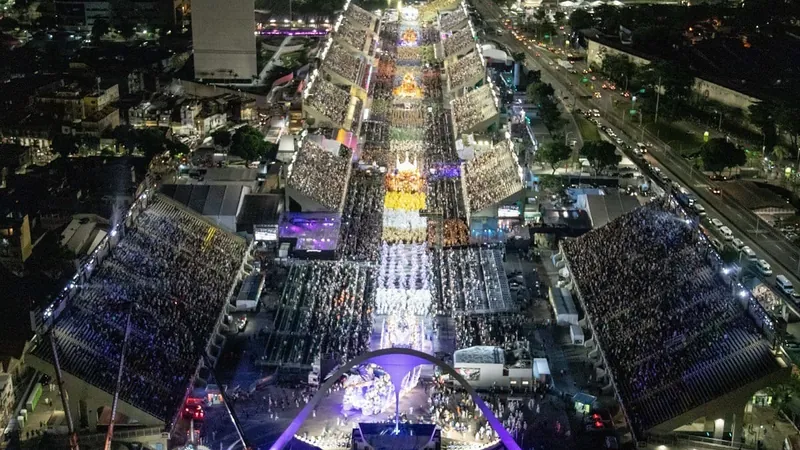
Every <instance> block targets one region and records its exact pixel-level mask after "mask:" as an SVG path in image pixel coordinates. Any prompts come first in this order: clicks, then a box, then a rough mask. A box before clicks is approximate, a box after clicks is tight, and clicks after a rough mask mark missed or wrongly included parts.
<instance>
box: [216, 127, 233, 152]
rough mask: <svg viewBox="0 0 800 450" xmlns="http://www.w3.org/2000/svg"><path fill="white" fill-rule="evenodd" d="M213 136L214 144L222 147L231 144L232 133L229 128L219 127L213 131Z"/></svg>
mask: <svg viewBox="0 0 800 450" xmlns="http://www.w3.org/2000/svg"><path fill="white" fill-rule="evenodd" d="M211 138H212V139H214V145H217V146H219V147H222V148H227V147H228V146H229V145H231V133H230V132H229V131H228V130H224V129H219V130H217V131H215V132H213V133H211Z"/></svg>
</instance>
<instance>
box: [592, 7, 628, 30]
mask: <svg viewBox="0 0 800 450" xmlns="http://www.w3.org/2000/svg"><path fill="white" fill-rule="evenodd" d="M594 17H595V18H597V19H598V22H599V25H600V29H601V30H602V31H604V32H606V33H608V34H617V33H618V32H619V26H620V25H621V22H620V13H619V8H617V7H616V6H612V5H608V4H603V5H600V6H598V7H597V8H595V9H594Z"/></svg>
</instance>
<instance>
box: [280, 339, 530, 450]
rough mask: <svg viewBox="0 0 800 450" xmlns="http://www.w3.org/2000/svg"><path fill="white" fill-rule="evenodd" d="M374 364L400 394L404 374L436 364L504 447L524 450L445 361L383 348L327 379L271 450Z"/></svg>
mask: <svg viewBox="0 0 800 450" xmlns="http://www.w3.org/2000/svg"><path fill="white" fill-rule="evenodd" d="M368 361H369V362H373V363H375V364H377V365H379V366H381V367H382V368H383V369H384V370H385V371H386V372H387V373H388V374H389V376H390V377H391V380H392V384H394V385H395V392H396V393H399V392H400V383H401V382H402V380H403V377H404V376H405V374H407V373H408V372H410V371H411V369H413V368H414V367H416V366H418V365H420V364H435V365H436V366H438V367H439V368H440V369H442V370H443V371H444V372H445V373H447V374H448V375H450V376H451V377H453V378H454V379H455V380H456V381H458V383H459V384H460V385H461V386H462V387H463V388H464V389H466V390H467V392H468V393H469V395H470V396H471V397H472V400H474V401H475V405H477V406H478V408H479V409H480V410H481V412H482V413H483V415H484V417H486V419H487V420H488V421H489V425H491V426H492V428H493V429H494V430H495V431H497V435H498V436H499V437H500V440H501V441H502V442H503V445H505V447H506V448H507V449H508V450H521V449H520V447H519V445H517V443H516V442H515V441H514V438H513V437H511V435H510V434H509V433H508V431H506V429H505V428H504V427H503V424H502V423H500V421H499V420H497V417H495V416H494V414H493V413H492V410H491V409H489V407H488V406H486V403H484V402H483V400H482V399H481V397H480V396H479V395H478V393H477V392H475V389H474V388H473V387H472V386H471V385H470V384H469V382H467V380H465V379H464V377H462V376H461V374H459V373H458V372H456V370H455V369H453V368H452V367H451V366H450V365H448V364H447V363H445V362H444V361H442V360H440V359H438V358H434V357H433V356H431V355H429V354H427V353H422V352H420V351H417V350H412V349H410V348H384V349H381V350H375V351H373V352H369V353H364V354H363V355H359V356H357V357H356V358H354V359H353V360H352V361H349V362H347V363H346V364H344V365H343V366H341V367H339V370H337V371H336V372H335V373H334V374H333V375H331V377H330V378H328V380H327V381H325V383H323V384H322V386H320V387H319V390H317V392H316V393H315V394H314V397H312V398H311V401H310V402H308V403H307V404H306V406H305V407H304V408H303V409H302V410H300V413H298V414H297V417H295V418H294V419H293V420H292V422H291V423H290V424H289V426H288V427H286V429H285V430H283V433H281V435H280V437H279V438H278V440H276V441H275V443H274V444H272V446H271V447H270V450H281V449H283V447H285V446H286V444H288V443H289V441H290V440H292V437H294V435H295V434H297V431H298V430H299V429H300V425H302V424H303V422H305V420H306V418H308V415H309V414H311V411H312V410H313V409H314V408H316V407H317V405H318V404H319V402H321V401H322V399H323V398H325V397H326V394H327V392H328V389H330V388H331V386H333V384H334V383H335V382H336V381H337V380H338V379H339V378H341V377H342V375H344V374H345V373H347V372H348V371H349V370H350V369H352V368H353V367H355V366H357V365H359V364H363V363H365V362H368Z"/></svg>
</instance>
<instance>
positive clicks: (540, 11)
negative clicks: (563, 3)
mask: <svg viewBox="0 0 800 450" xmlns="http://www.w3.org/2000/svg"><path fill="white" fill-rule="evenodd" d="M533 18H534V19H536V20H537V21H539V22H542V21H544V19H546V18H547V12H546V11H545V10H544V8H542V7H539V8H536V11H535V12H534V13H533Z"/></svg>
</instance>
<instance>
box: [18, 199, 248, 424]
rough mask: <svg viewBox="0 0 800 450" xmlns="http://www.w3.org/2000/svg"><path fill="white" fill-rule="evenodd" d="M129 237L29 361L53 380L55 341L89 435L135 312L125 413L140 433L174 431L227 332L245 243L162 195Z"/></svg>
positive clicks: (106, 402) (123, 393)
mask: <svg viewBox="0 0 800 450" xmlns="http://www.w3.org/2000/svg"><path fill="white" fill-rule="evenodd" d="M124 234H125V235H124V237H123V238H122V240H121V241H120V242H119V244H117V246H116V247H115V248H114V249H113V251H112V252H111V255H110V256H109V257H107V258H106V259H104V260H102V262H101V263H99V265H98V266H97V267H96V268H94V269H93V272H92V275H91V277H90V278H88V279H83V280H82V281H80V284H79V287H78V288H79V291H78V292H77V294H76V295H75V296H73V297H72V299H71V300H70V301H69V304H68V306H67V308H66V309H65V310H64V312H62V313H61V315H60V316H59V317H58V319H57V320H56V322H55V324H54V325H53V328H52V330H51V333H47V334H44V335H40V336H39V337H40V340H38V341H37V342H36V343H35V345H34V347H33V348H32V350H31V352H30V354H29V355H28V360H27V361H28V362H29V364H30V365H31V366H32V367H35V368H36V369H38V370H40V371H42V372H44V373H48V374H51V375H52V374H54V368H53V365H52V364H53V352H52V347H51V342H50V339H51V334H52V333H55V336H56V338H57V341H56V343H57V348H58V358H59V362H60V366H61V369H62V371H63V372H64V374H65V380H66V389H67V392H68V394H69V398H70V405H69V406H70V409H71V411H73V413H74V414H78V413H79V412H80V414H81V415H82V416H83V420H82V421H84V422H85V423H87V424H88V425H89V427H90V429H93V427H94V426H96V424H97V420H98V415H99V412H100V411H101V410H102V409H103V408H104V407H110V406H111V403H112V401H111V398H112V396H113V393H114V391H115V389H116V377H117V372H118V369H119V363H120V353H121V351H122V348H123V342H124V336H125V334H126V327H127V323H128V320H129V319H128V315H129V314H130V332H129V338H128V347H127V350H126V352H125V364H124V370H123V376H122V382H121V388H120V392H119V400H120V403H119V408H120V411H121V412H122V413H123V414H124V415H125V416H127V417H128V418H130V419H131V420H133V421H135V422H136V423H137V424H138V425H147V426H162V427H164V426H167V427H169V426H170V425H171V424H172V422H173V420H174V418H175V417H176V413H177V411H178V409H179V408H180V406H181V404H182V401H183V399H184V397H185V395H186V392H187V390H188V389H189V388H190V386H191V384H192V382H193V380H194V378H195V375H196V374H197V371H198V368H199V364H200V362H201V359H202V358H203V354H204V353H207V352H208V350H209V349H210V348H211V345H212V344H211V343H210V342H211V340H212V339H211V338H212V336H214V335H215V333H218V332H220V331H221V330H220V329H219V328H220V326H221V321H222V317H223V313H224V306H225V301H226V299H227V298H228V297H229V296H230V294H231V292H232V287H233V285H234V284H235V283H236V278H237V274H238V271H239V270H240V268H241V264H242V258H243V256H244V252H245V248H246V243H245V241H244V240H243V239H241V238H238V237H236V236H234V235H232V234H228V233H226V232H223V231H221V230H219V229H217V228H216V227H214V225H212V224H211V223H210V222H207V221H205V220H204V219H202V218H201V217H199V216H197V215H196V214H194V213H192V212H191V211H189V210H188V209H185V208H184V207H182V206H180V205H178V204H177V203H175V202H173V201H171V200H169V199H167V198H165V197H163V196H161V195H156V196H155V197H154V198H152V199H151V200H150V204H149V205H148V207H147V209H145V210H144V211H143V212H142V213H141V214H140V215H139V216H138V217H137V219H136V221H135V222H134V224H133V226H132V227H131V228H129V229H128V230H127V231H126V232H125V233H124ZM212 353H213V352H212Z"/></svg>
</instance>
